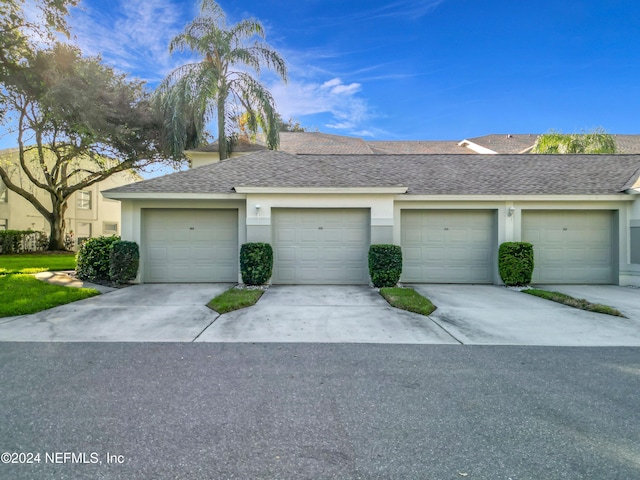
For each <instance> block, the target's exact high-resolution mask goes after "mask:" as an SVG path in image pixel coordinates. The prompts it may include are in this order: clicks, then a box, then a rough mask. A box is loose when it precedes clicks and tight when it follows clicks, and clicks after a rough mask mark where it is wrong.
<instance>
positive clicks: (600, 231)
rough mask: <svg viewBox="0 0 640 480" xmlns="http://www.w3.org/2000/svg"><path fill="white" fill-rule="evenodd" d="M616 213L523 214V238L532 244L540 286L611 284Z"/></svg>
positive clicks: (527, 212)
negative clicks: (614, 214)
mask: <svg viewBox="0 0 640 480" xmlns="http://www.w3.org/2000/svg"><path fill="white" fill-rule="evenodd" d="M612 229H613V213H612V212H611V211H607V210H579V211H577V210H573V211H572V210H558V211H535V210H532V211H526V210H525V211H523V213H522V239H523V241H525V242H529V243H532V244H533V248H534V256H535V267H534V270H533V282H537V283H595V284H598V283H612V281H613V273H614V262H613V258H614V256H613V241H612Z"/></svg>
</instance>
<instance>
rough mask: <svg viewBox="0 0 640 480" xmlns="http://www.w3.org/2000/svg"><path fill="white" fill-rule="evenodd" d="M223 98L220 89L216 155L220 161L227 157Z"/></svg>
mask: <svg viewBox="0 0 640 480" xmlns="http://www.w3.org/2000/svg"><path fill="white" fill-rule="evenodd" d="M225 98H226V96H225V95H224V90H223V89H221V90H220V91H219V92H218V154H219V155H220V160H225V159H226V158H227V157H228V150H227V137H226V135H225V120H226V118H225V112H224V99H225Z"/></svg>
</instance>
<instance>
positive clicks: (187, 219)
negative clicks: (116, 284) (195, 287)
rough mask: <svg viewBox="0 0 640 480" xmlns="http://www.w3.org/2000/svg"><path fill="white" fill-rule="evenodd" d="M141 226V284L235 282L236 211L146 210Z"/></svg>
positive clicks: (236, 250) (236, 263) (236, 247)
mask: <svg viewBox="0 0 640 480" xmlns="http://www.w3.org/2000/svg"><path fill="white" fill-rule="evenodd" d="M143 224H144V240H143V244H144V271H145V281H147V282H233V281H237V278H238V211H237V210H231V209H228V210H227V209H225V210H214V209H202V210H184V209H148V210H143Z"/></svg>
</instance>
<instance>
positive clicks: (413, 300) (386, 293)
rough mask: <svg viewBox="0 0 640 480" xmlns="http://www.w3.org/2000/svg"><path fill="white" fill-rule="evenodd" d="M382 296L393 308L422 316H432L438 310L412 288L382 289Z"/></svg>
mask: <svg viewBox="0 0 640 480" xmlns="http://www.w3.org/2000/svg"><path fill="white" fill-rule="evenodd" d="M380 295H382V297H383V298H384V299H385V300H386V301H387V302H388V303H389V305H391V306H392V307H396V308H400V309H402V310H408V311H409V312H414V313H419V314H421V315H430V314H431V313H433V311H434V310H435V309H436V308H437V307H436V306H435V305H434V304H433V303H431V301H429V299H428V298H425V297H423V296H422V295H420V294H419V293H418V292H416V291H415V290H414V289H412V288H398V287H385V288H381V289H380Z"/></svg>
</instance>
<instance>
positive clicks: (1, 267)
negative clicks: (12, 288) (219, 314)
mask: <svg viewBox="0 0 640 480" xmlns="http://www.w3.org/2000/svg"><path fill="white" fill-rule="evenodd" d="M75 269H76V254H75V253H73V252H61V253H42V252H40V253H24V254H19V255H0V275H1V274H6V273H38V272H46V271H49V270H75Z"/></svg>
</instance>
